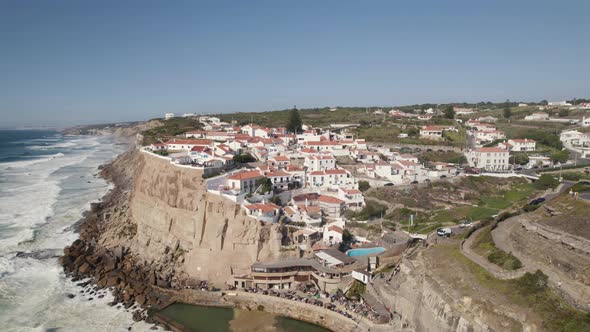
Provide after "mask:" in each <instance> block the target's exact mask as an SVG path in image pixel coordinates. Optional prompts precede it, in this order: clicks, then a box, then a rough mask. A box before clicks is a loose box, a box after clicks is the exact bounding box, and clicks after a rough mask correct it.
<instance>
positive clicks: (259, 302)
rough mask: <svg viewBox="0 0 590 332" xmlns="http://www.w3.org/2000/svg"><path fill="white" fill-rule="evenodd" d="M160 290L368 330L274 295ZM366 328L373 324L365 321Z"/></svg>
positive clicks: (178, 297) (176, 297)
mask: <svg viewBox="0 0 590 332" xmlns="http://www.w3.org/2000/svg"><path fill="white" fill-rule="evenodd" d="M160 291H161V292H163V293H165V294H166V295H167V296H169V297H170V299H171V300H172V301H176V302H182V303H189V304H199V305H211V306H226V305H227V304H231V305H232V306H235V307H238V308H241V309H246V310H259V306H262V307H264V311H267V312H271V313H273V314H277V315H281V316H285V317H290V318H293V319H297V320H302V321H306V322H309V323H313V324H316V325H320V326H323V327H325V328H328V329H330V330H332V331H343V332H344V331H357V332H358V331H363V330H365V329H364V328H362V327H361V328H359V326H358V324H357V323H356V322H355V321H353V320H352V319H349V318H347V317H345V316H343V315H340V314H338V313H336V312H333V311H331V310H328V309H325V308H321V307H318V306H314V305H311V304H307V303H301V302H296V301H291V300H287V299H283V298H279V297H274V296H268V295H262V294H255V293H246V292H239V291H237V292H226V293H222V292H202V291H195V290H187V289H184V290H180V291H173V290H168V289H166V290H164V289H162V290H160ZM364 325H365V326H366V325H371V324H370V323H369V322H364Z"/></svg>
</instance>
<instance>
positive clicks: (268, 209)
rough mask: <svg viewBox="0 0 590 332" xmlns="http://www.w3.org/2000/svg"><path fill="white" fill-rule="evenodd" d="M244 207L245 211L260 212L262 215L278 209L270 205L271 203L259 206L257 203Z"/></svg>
mask: <svg viewBox="0 0 590 332" xmlns="http://www.w3.org/2000/svg"><path fill="white" fill-rule="evenodd" d="M244 207H245V208H246V209H248V210H260V211H262V212H263V213H266V212H271V211H274V210H278V209H279V206H277V205H275V204H272V203H266V204H261V203H258V204H250V205H244Z"/></svg>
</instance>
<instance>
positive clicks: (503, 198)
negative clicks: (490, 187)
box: [432, 183, 535, 223]
mask: <svg viewBox="0 0 590 332" xmlns="http://www.w3.org/2000/svg"><path fill="white" fill-rule="evenodd" d="M534 191H535V188H534V187H533V185H532V184H529V183H526V184H516V185H515V186H514V187H513V188H512V189H510V190H505V191H502V192H500V194H499V195H498V194H496V195H494V194H491V193H490V194H486V195H483V196H481V197H480V198H479V204H478V205H477V206H461V207H455V208H452V209H449V210H438V211H436V212H435V213H434V215H433V217H432V219H434V220H436V221H437V222H440V223H457V222H460V221H461V220H466V219H468V220H472V221H477V220H483V219H486V218H490V217H492V216H494V215H496V214H498V213H499V212H500V211H501V210H505V209H507V208H509V207H511V206H513V205H514V204H518V203H521V202H523V201H527V200H528V198H529V197H531V196H532V194H533V193H534Z"/></svg>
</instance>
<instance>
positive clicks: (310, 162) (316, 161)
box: [303, 154, 336, 172]
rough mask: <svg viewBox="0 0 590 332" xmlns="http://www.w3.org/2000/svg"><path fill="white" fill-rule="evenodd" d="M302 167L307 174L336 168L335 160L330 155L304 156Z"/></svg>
mask: <svg viewBox="0 0 590 332" xmlns="http://www.w3.org/2000/svg"><path fill="white" fill-rule="evenodd" d="M303 166H305V167H307V171H308V172H317V171H325V170H327V169H334V168H336V158H334V157H333V156H331V155H329V154H328V155H315V156H306V157H305V161H304V162H303Z"/></svg>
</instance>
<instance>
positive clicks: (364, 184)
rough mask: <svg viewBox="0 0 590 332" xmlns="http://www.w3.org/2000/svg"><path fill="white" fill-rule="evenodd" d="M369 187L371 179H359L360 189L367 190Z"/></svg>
mask: <svg viewBox="0 0 590 332" xmlns="http://www.w3.org/2000/svg"><path fill="white" fill-rule="evenodd" d="M369 188H371V185H370V184H369V181H365V180H361V181H359V190H360V191H367V190H369Z"/></svg>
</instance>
